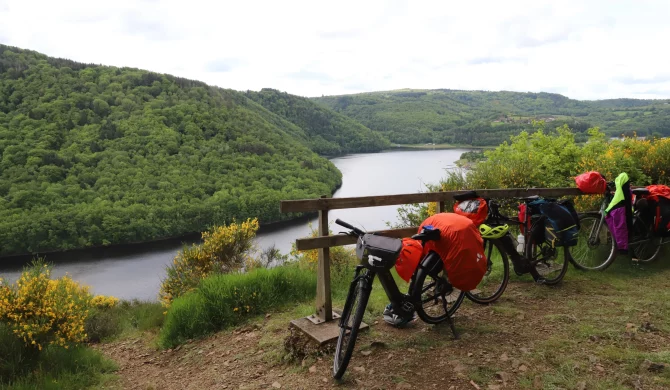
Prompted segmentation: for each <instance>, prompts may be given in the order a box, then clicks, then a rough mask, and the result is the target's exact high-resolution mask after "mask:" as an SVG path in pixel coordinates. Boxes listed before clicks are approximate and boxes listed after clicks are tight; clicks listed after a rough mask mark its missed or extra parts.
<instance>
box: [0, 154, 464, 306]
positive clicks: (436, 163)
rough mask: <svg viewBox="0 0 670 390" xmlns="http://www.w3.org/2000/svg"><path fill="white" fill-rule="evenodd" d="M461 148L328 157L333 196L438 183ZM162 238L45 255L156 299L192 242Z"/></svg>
mask: <svg viewBox="0 0 670 390" xmlns="http://www.w3.org/2000/svg"><path fill="white" fill-rule="evenodd" d="M466 151H467V150H463V149H443V150H393V151H387V152H382V153H363V154H352V155H347V156H343V157H337V158H333V159H331V161H332V162H333V163H334V164H335V166H337V168H338V169H339V170H340V171H341V172H342V187H340V189H338V190H337V192H336V193H335V194H334V195H333V196H334V197H336V198H344V197H352V196H368V195H393V194H405V193H413V192H420V191H425V189H426V187H425V184H430V183H433V184H434V183H437V182H438V181H439V180H440V179H441V178H442V177H444V175H445V169H450V168H453V167H454V162H455V161H456V160H458V159H459V158H460V156H461V153H463V152H466ZM397 209H398V206H382V207H367V208H358V209H344V210H333V211H331V212H329V213H328V217H329V220H330V221H331V230H332V231H333V232H339V231H341V230H344V229H340V228H339V226H338V225H336V224H335V223H334V221H335V219H336V218H340V219H342V220H345V221H347V222H349V223H352V224H353V225H355V226H358V227H361V228H363V229H364V230H379V229H384V228H386V227H387V225H386V223H387V222H395V221H396V220H397ZM310 222H311V223H312V224H313V225H314V226H315V227H316V218H313V219H303V220H301V221H294V222H291V223H285V224H279V225H277V226H271V227H264V228H261V230H260V231H259V233H258V236H257V243H258V246H259V247H260V248H267V247H269V246H272V245H274V246H275V247H276V248H277V249H279V250H280V251H281V252H282V253H289V252H290V250H291V244H292V243H293V242H295V240H296V239H297V238H301V237H305V236H308V235H309V232H310V231H309V227H308V224H309V223H310ZM196 240H197V237H194V238H191V239H187V240H184V239H182V240H166V241H160V242H153V243H148V244H141V245H128V246H122V247H114V248H97V249H90V250H81V251H72V252H66V253H59V254H53V255H49V256H48V257H47V261H49V262H53V263H54V264H55V265H54V270H53V275H54V276H56V277H59V276H62V275H65V274H66V273H67V274H69V275H70V276H71V277H72V278H73V279H74V280H77V281H79V282H81V283H83V284H86V285H89V286H91V289H92V291H93V292H94V293H95V294H103V295H113V296H115V297H118V298H121V299H140V300H155V299H156V297H157V294H158V289H159V286H160V282H161V280H162V278H163V277H164V276H165V266H166V265H167V264H169V263H170V262H171V261H172V260H173V259H174V257H175V255H176V254H177V252H178V251H179V250H180V249H181V248H182V246H183V245H184V244H190V243H193V242H196ZM1 267H2V268H0V276H1V277H3V278H7V279H9V280H14V279H15V278H16V277H17V276H18V275H19V271H20V270H21V267H22V264H20V263H17V262H13V263H12V262H4V261H3V262H2V265H1Z"/></svg>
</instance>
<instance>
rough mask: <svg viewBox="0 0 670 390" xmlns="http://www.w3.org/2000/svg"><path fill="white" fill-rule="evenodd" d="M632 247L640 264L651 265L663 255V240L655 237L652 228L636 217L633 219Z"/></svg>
mask: <svg viewBox="0 0 670 390" xmlns="http://www.w3.org/2000/svg"><path fill="white" fill-rule="evenodd" d="M632 241H633V242H634V244H631V245H630V249H631V250H632V251H633V256H635V258H636V260H637V261H639V262H640V263H651V262H652V261H654V260H656V259H657V258H658V254H659V253H661V238H660V237H656V236H654V233H653V232H652V231H651V227H649V226H647V224H645V223H644V221H642V219H640V217H639V216H635V217H634V219H633V240H632Z"/></svg>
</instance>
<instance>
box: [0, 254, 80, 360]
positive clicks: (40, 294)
mask: <svg viewBox="0 0 670 390" xmlns="http://www.w3.org/2000/svg"><path fill="white" fill-rule="evenodd" d="M50 277H51V269H50V268H49V267H47V266H46V265H42V264H37V265H36V266H34V267H32V268H30V269H28V270H26V271H24V272H23V273H22V274H21V276H20V277H19V279H18V280H17V281H16V282H15V283H14V284H12V285H7V284H5V283H0V321H3V322H5V323H7V324H8V325H9V327H10V329H11V330H12V333H14V335H16V337H18V338H19V339H21V340H22V341H23V342H24V343H25V344H26V345H27V346H29V347H33V348H37V349H38V350H40V351H41V350H42V348H43V347H44V346H45V345H59V346H62V347H67V346H68V344H70V343H80V342H82V341H84V340H85V339H86V333H85V332H84V322H85V320H86V317H87V316H88V311H89V308H90V307H91V294H90V293H89V289H88V287H85V286H81V285H79V284H78V283H76V282H75V281H73V280H72V279H70V277H69V276H64V277H62V278H60V279H55V280H52V279H51V278H50Z"/></svg>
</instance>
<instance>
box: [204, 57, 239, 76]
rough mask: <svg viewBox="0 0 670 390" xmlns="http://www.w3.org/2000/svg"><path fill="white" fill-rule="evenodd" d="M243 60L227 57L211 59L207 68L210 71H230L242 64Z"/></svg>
mask: <svg viewBox="0 0 670 390" xmlns="http://www.w3.org/2000/svg"><path fill="white" fill-rule="evenodd" d="M241 64H242V61H240V60H239V59H235V58H226V59H219V60H214V61H211V62H209V63H208V64H207V66H206V68H205V70H207V71H208V72H215V73H218V72H230V71H232V70H233V69H235V68H236V67H238V66H240V65H241Z"/></svg>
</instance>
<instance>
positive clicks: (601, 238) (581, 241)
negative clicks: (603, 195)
mask: <svg viewBox="0 0 670 390" xmlns="http://www.w3.org/2000/svg"><path fill="white" fill-rule="evenodd" d="M579 224H580V226H581V228H580V230H579V238H578V241H577V245H576V246H574V247H572V249H571V251H570V252H571V253H570V254H571V255H572V260H573V262H572V264H573V265H574V266H575V268H577V269H580V270H582V271H603V270H605V269H606V268H607V267H609V266H610V265H611V264H612V263H613V262H614V259H616V256H617V251H616V242H615V241H614V239H613V237H612V233H611V232H610V230H609V228H608V227H607V223H605V221H604V220H602V218H601V215H600V214H599V213H588V214H582V215H580V216H579Z"/></svg>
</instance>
